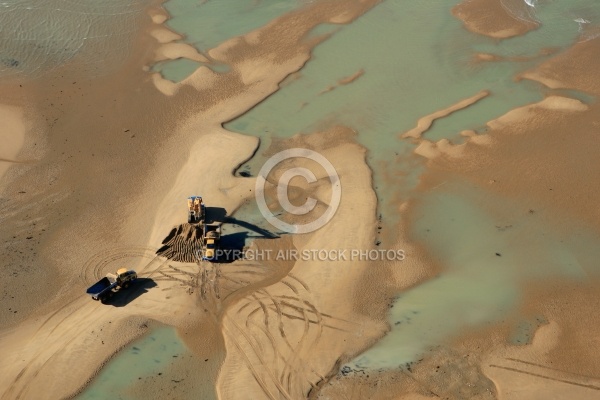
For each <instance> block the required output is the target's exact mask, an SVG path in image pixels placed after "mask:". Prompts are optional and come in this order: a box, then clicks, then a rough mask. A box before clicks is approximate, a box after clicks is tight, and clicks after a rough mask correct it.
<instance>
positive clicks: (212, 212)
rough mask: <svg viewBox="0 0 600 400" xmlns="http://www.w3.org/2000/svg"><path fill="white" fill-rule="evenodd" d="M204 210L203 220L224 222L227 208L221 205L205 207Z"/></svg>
mask: <svg viewBox="0 0 600 400" xmlns="http://www.w3.org/2000/svg"><path fill="white" fill-rule="evenodd" d="M205 212H206V214H205V216H204V222H205V223H207V224H213V223H216V222H221V223H222V222H225V218H226V217H227V210H225V209H224V208H223V207H206V211H205Z"/></svg>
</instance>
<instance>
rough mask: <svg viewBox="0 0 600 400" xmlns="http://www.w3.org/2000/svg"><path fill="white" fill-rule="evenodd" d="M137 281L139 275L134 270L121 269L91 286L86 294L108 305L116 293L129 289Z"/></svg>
mask: <svg viewBox="0 0 600 400" xmlns="http://www.w3.org/2000/svg"><path fill="white" fill-rule="evenodd" d="M136 279H137V273H136V272H135V271H134V270H131V269H130V270H128V269H127V268H120V269H119V270H118V271H117V273H116V274H110V273H109V274H106V276H105V277H104V278H102V279H100V280H99V281H98V282H96V283H94V284H93V285H92V286H90V287H89V288H88V289H87V291H86V293H87V294H89V295H90V296H92V299H93V300H100V301H101V302H102V303H106V302H107V301H108V300H110V298H111V297H113V296H114V294H115V293H116V292H118V291H119V290H121V289H127V288H128V287H129V286H130V285H131V284H132V283H133V281H135V280H136Z"/></svg>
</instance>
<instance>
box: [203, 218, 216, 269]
mask: <svg viewBox="0 0 600 400" xmlns="http://www.w3.org/2000/svg"><path fill="white" fill-rule="evenodd" d="M220 239H221V224H204V229H203V234H202V241H203V245H204V248H203V254H202V259H203V260H206V261H214V260H215V259H216V257H217V248H218V246H219V240H220Z"/></svg>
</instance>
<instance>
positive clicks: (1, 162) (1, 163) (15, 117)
mask: <svg viewBox="0 0 600 400" xmlns="http://www.w3.org/2000/svg"><path fill="white" fill-rule="evenodd" d="M0 121H1V124H2V125H0V143H2V150H1V152H0V180H1V179H2V176H3V175H4V174H5V173H6V171H7V170H8V168H9V167H10V166H11V165H12V164H15V163H20V162H23V160H19V159H17V156H18V155H19V151H20V150H21V148H22V147H23V143H24V141H25V132H26V130H27V128H26V126H25V122H24V118H23V110H22V109H20V108H17V107H10V106H0Z"/></svg>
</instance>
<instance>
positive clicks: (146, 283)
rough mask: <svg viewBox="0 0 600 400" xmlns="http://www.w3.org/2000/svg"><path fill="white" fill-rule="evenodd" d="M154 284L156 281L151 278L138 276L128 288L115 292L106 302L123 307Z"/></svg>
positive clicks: (146, 291)
mask: <svg viewBox="0 0 600 400" xmlns="http://www.w3.org/2000/svg"><path fill="white" fill-rule="evenodd" d="M156 286H157V285H156V282H154V280H153V279H151V278H138V279H136V280H135V282H133V283H132V284H131V286H130V287H129V288H128V289H121V290H119V291H118V292H117V293H115V295H114V296H113V298H112V299H110V300H109V301H108V302H107V303H106V304H107V305H110V306H113V307H124V306H126V305H127V304H129V303H131V302H132V301H134V300H135V299H137V298H138V297H140V296H141V295H143V294H144V293H148V290H149V289H151V288H153V287H156Z"/></svg>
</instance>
